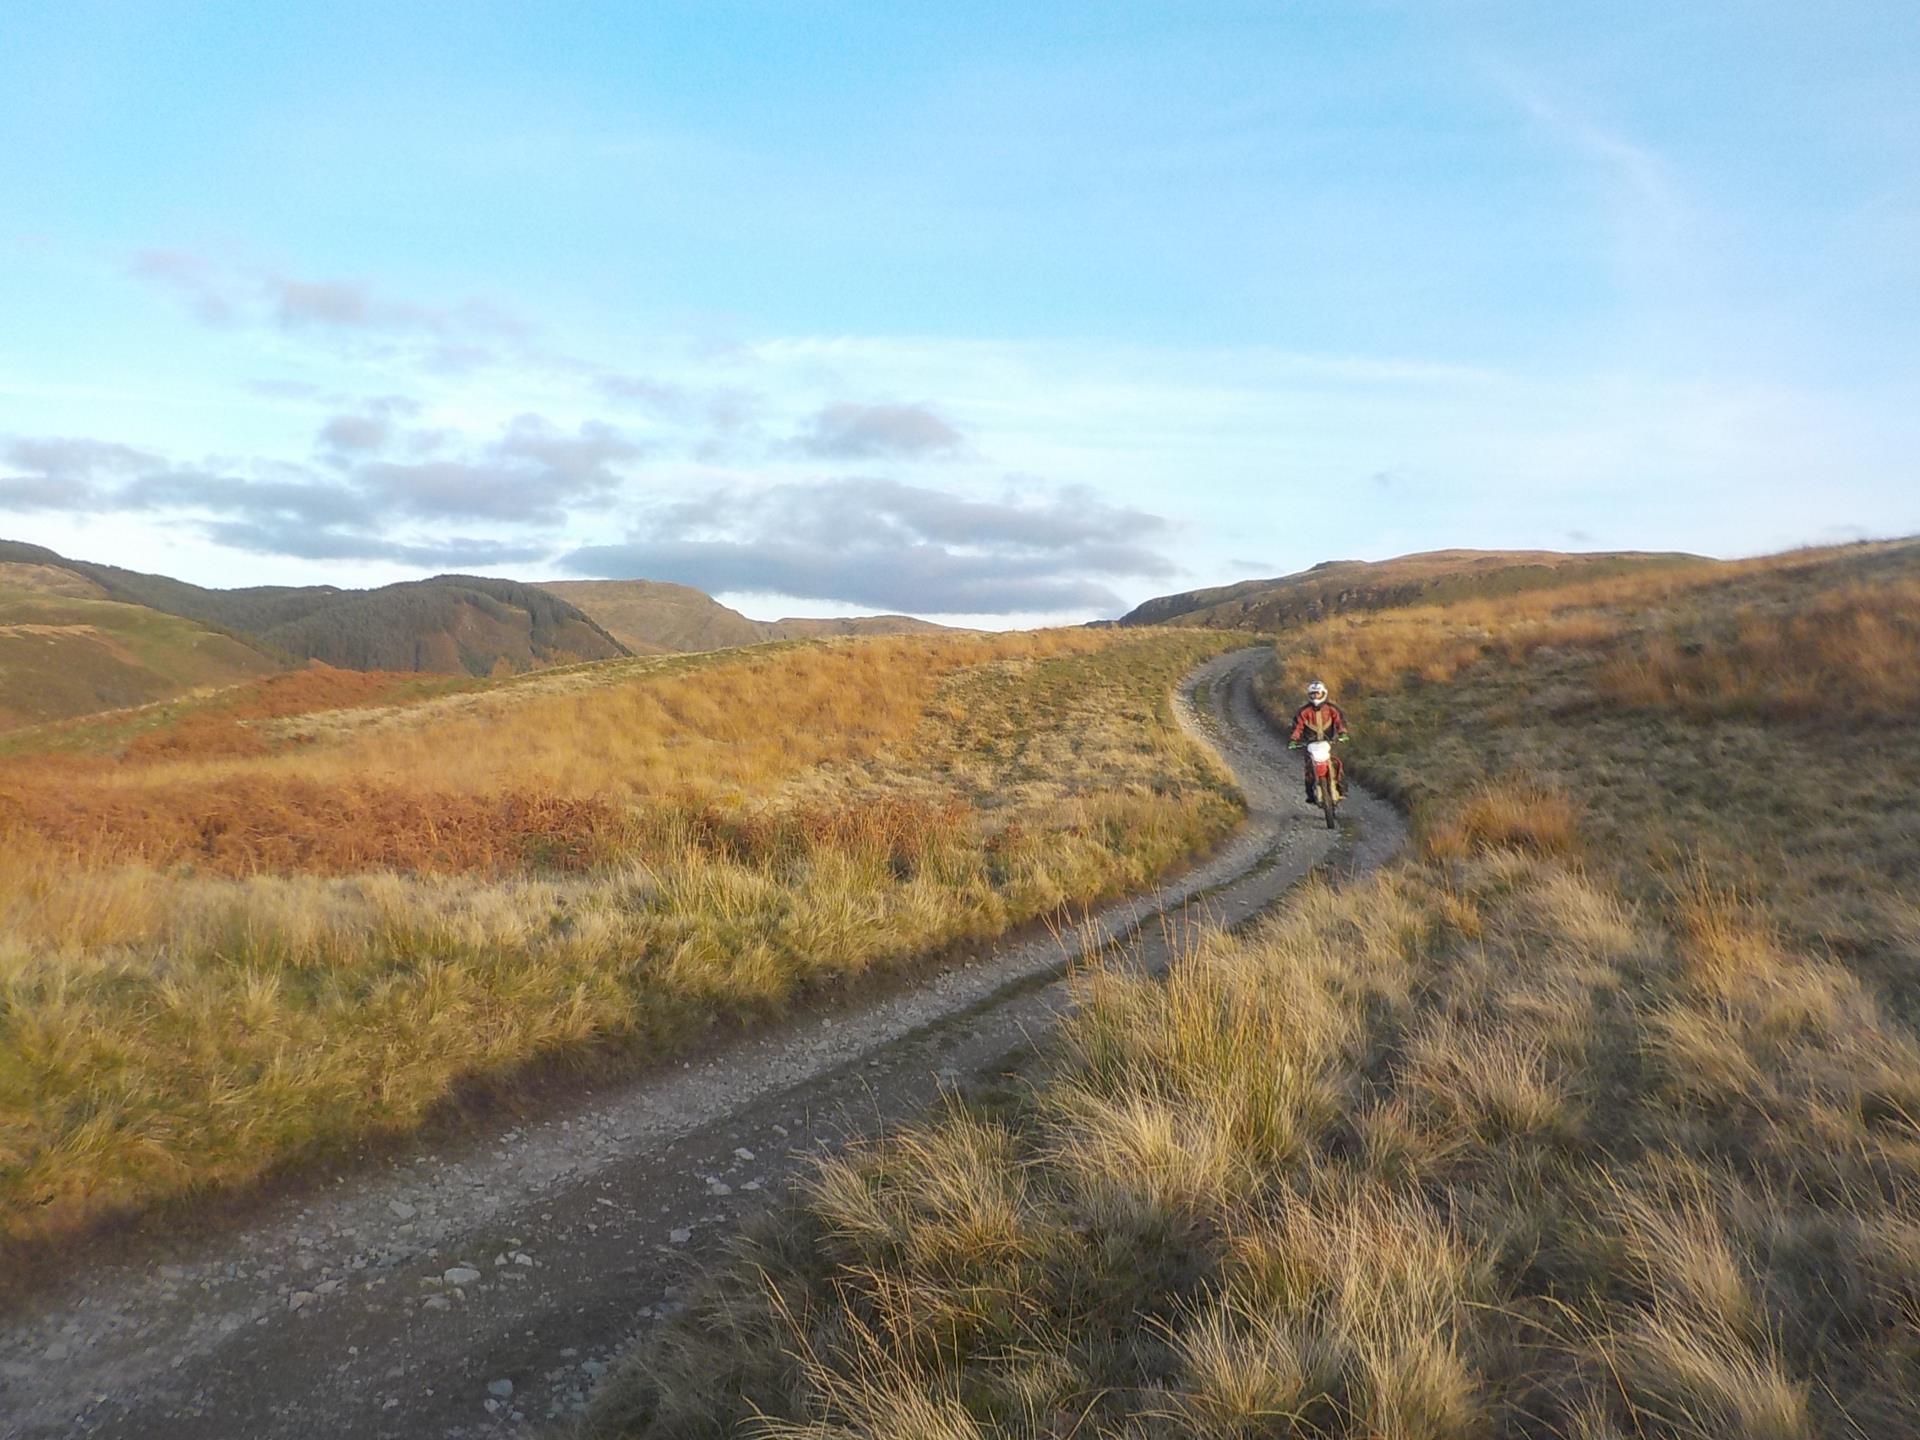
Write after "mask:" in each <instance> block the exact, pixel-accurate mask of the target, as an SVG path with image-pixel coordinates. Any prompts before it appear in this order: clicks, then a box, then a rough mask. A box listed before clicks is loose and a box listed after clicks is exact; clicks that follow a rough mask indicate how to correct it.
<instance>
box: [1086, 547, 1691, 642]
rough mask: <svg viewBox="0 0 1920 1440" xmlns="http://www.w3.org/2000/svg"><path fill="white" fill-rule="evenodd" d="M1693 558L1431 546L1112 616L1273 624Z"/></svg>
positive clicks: (1155, 602) (1238, 626)
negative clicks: (1418, 552) (1436, 547)
mask: <svg viewBox="0 0 1920 1440" xmlns="http://www.w3.org/2000/svg"><path fill="white" fill-rule="evenodd" d="M1699 563H1702V562H1701V559H1700V557H1699V556H1695V555H1682V554H1671V553H1659V552H1654V553H1649V552H1643V551H1631V550H1628V551H1594V552H1589V553H1583V554H1568V553H1562V552H1560V551H1557V550H1430V551H1426V552H1423V553H1421V554H1417V555H1402V556H1399V557H1397V558H1396V559H1392V560H1328V561H1324V562H1322V563H1321V564H1319V565H1315V566H1314V567H1313V568H1312V569H1311V570H1302V571H1300V572H1299V573H1297V574H1294V575H1281V576H1278V577H1275V578H1274V579H1270V580H1242V581H1240V582H1238V583H1237V584H1233V585H1218V586H1214V587H1212V588H1210V589H1206V590H1188V591H1184V592H1182V593H1180V594H1177V595H1162V596H1159V597H1157V598H1156V599H1152V600H1148V601H1145V602H1144V603H1142V604H1140V605H1138V606H1135V607H1134V608H1133V609H1132V610H1130V611H1128V612H1127V613H1126V614H1125V615H1123V616H1121V617H1120V619H1119V620H1118V621H1117V622H1116V623H1118V624H1121V625H1169V624H1180V625H1199V626H1204V627H1206V628H1209V629H1221V630H1262V631H1273V630H1278V629H1280V628H1282V627H1283V626H1289V625H1299V624H1302V623H1305V622H1307V621H1312V620H1318V619H1321V618H1322V617H1324V616H1327V615H1337V614H1340V613H1343V612H1345V611H1352V610H1383V609H1389V608H1391V607H1393V606H1396V605H1413V604H1418V603H1434V604H1439V603H1445V602H1447V601H1451V600H1465V599H1470V598H1473V597H1475V596H1487V597H1492V596H1498V595H1513V594H1519V593H1521V592H1523V591H1527V590H1537V589H1540V588H1541V587H1543V586H1552V585H1563V584H1566V583H1568V582H1569V581H1572V580H1597V579H1603V578H1605V577H1606V576H1609V575H1624V574H1630V573H1633V572H1635V571H1639V570H1645V569H1649V568H1656V567H1659V566H1664V565H1685V564H1699Z"/></svg>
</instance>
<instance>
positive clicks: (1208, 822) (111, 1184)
mask: <svg viewBox="0 0 1920 1440" xmlns="http://www.w3.org/2000/svg"><path fill="white" fill-rule="evenodd" d="M1233 643H1235V642H1234V640H1233V639H1232V638H1231V637H1221V636H1216V635H1211V634H1199V633H1196V632H1182V633H1176V632H1163V633H1159V634H1152V633H1148V634H1139V635H1126V636H1120V635H1114V634H1111V633H1096V632H1088V631H1080V632H1068V631H1059V632H1039V633H1034V634H1026V635H1015V636H972V635H966V636H952V637H948V636H933V637H924V638H922V637H899V638H885V639H870V640H869V639H861V640H851V641H836V642H829V643H804V644H793V645H787V646H774V647H763V648H760V649H755V650H750V651H743V652H735V653H732V654H727V655H715V656H697V657H674V658H667V659H646V660H628V661H615V662H611V663H607V664H599V665H587V666H578V667H573V668H571V669H564V670H549V671H543V672H538V673H535V674H531V675H525V676H520V677H516V678H514V679H511V680H506V681H497V682H489V681H479V680H471V679H464V678H454V679H426V678H422V677H419V676H412V675H404V674H402V675H395V674H379V673H372V674H369V673H355V672H340V671H326V670H310V671H301V672H296V673H293V674H289V675H283V676H279V677H275V678H273V679H271V680H267V681H264V682H260V683H258V684H254V685H249V686H243V687H240V688H238V689H234V690H229V691H226V692H223V693H221V694H219V695H217V696H214V697H212V698H210V699H204V700H200V701H196V702H191V703H180V704H175V705H172V706H167V707H154V708H152V709H150V710H147V711H142V712H139V713H138V714H135V715H127V716H103V717H98V718H96V719H93V720H89V721H83V722H75V723H70V724H68V725H65V726H61V727H51V728H45V727H43V728H42V729H40V730H37V731H33V732H23V733H21V734H17V735H13V736H9V737H7V742H6V744H5V746H4V747H0V1241H4V1240H6V1239H12V1240H16V1241H18V1240H23V1239H30V1238H45V1237H47V1236H50V1235H57V1234H58V1233H59V1232H61V1231H62V1230H65V1229H68V1228H70V1227H72V1226H75V1225H77V1224H80V1223H82V1222H84V1221H86V1220H88V1219H89V1218H91V1217H95V1216H98V1215H100V1214H101V1213H103V1212H105V1211H109V1210H114V1209H123V1208H126V1207H137V1206H140V1205H144V1204H147V1203H150V1202H153V1201H155V1200H159V1199H163V1198H166V1197H175V1196H181V1195H185V1194H189V1193H192V1192H196V1191H201V1190H204V1189H206V1188H208V1187H214V1186H221V1185H231V1184H235V1183H242V1182H245V1181H247V1180H249V1179H252V1178H254V1177H257V1176H259V1175H260V1174H262V1173H263V1172H264V1171H266V1170H268V1169H270V1168H272V1167H274V1166H276V1165H279V1164H282V1163H284V1162H287V1161H289V1160H292V1159H296V1158H299V1157H303V1156H309V1155H313V1154H316V1153H321V1152H324V1151H326V1150H327V1149H329V1148H337V1147H339V1146H341V1145H343V1144H345V1143H348V1142H351V1141H353V1140H355V1139H357V1138H361V1137H364V1136H366V1135H369V1134H372V1133H381V1132H386V1133H392V1132H396V1131H401V1130H405V1129H406V1128H408V1127H410V1126H412V1125H415V1124H416V1123H418V1122H419V1121H420V1120H421V1118H422V1117H423V1116H425V1115H426V1114H427V1113H428V1112H429V1111H430V1110H431V1109H432V1107H433V1106H434V1105H435V1104H436V1103H438V1102H442V1101H444V1100H445V1099H446V1098H447V1097H448V1096H449V1095H450V1094H451V1093H453V1092H454V1091H455V1089H456V1088H457V1087H459V1086H462V1085H464V1084H470V1083H473V1082H475V1081H476V1080H479V1081H485V1080H493V1081H496V1082H499V1081H502V1080H503V1079H506V1078H510V1077H512V1076H513V1075H515V1074H516V1073H523V1072H524V1068H525V1067H526V1066H527V1065H528V1064H529V1062H533V1061H536V1060H548V1061H551V1060H552V1059H554V1058H555V1057H560V1058H571V1059H573V1060H575V1061H577V1062H578V1063H582V1064H596V1065H602V1066H604V1065H618V1064H631V1063H633V1062H634V1061H635V1060H636V1059H645V1058H650V1057H654V1056H658V1055H661V1054H663V1053H667V1052H669V1051H671V1050H672V1049H673V1048H675V1047H676V1046H682V1045H685V1044H687V1043H689V1037H690V1036H697V1035H698V1034H699V1033H701V1031H702V1029H703V1028H704V1027H705V1026H707V1025H709V1024H713V1023H716V1022H720V1021H725V1020H731V1019H737V1018H748V1017H754V1016H762V1015H767V1014H771V1013H774V1012H777V1011H778V1010H780V1009H781V1008H782V1007H784V1006H787V1005H790V1004H791V1003H793V1001H794V1000H795V999H796V998H797V997H798V996H799V995H800V994H801V993H802V992H803V991H805V990H806V989H808V988H809V987H817V986H819V985H821V984H823V983H831V982H833V981H836V980H842V979H846V978H849V977H853V976H857V975H859V974H861V973H863V972H867V971H872V970H874V969H876V968H878V967H884V966H887V965H890V964H897V963H900V962H903V961H906V960H908V959H910V958H912V957H914V956H917V955H922V954H925V953H927V952H928V951H930V950H933V949H936V948H939V947H944V946H949V945H954V944H961V943H966V942H970V941H974V940H978V939H981V938H984V937H989V936H992V935H994V934H997V933H999V932H1001V931H1004V930H1005V929H1006V928H1007V927H1009V926H1011V925H1014V924H1016V923H1019V922H1021V921H1024V920H1027V919H1031V918H1034V917H1038V916H1044V915H1049V914H1052V913H1054V912H1056V911H1058V910H1059V909H1060V908H1061V907H1063V906H1067V905H1070V904H1076V903H1080V902H1085V901H1090V900H1092V899H1095V898H1097V897H1099V896H1102V895H1104V894H1108V893H1112V892H1115V891H1119V890H1123V889H1127V888H1130V887H1133V886H1136V885H1138V884H1140V883H1141V882H1142V881H1143V880H1145V879H1146V878H1147V877H1149V876H1150V875H1152V874H1153V873H1155V872H1156V871H1159V870H1162V869H1165V868H1166V867H1168V866H1170V865H1172V864H1174V863H1176V862H1177V861H1179V860H1180V859H1181V858H1182V857H1184V856H1186V855H1188V854H1190V853H1191V852H1193V851H1194V850H1195V849H1197V848H1200V847H1202V846H1204V845H1205V844H1206V843H1207V842H1208V841H1209V840H1211V839H1212V838H1214V837H1216V836H1218V835H1219V834H1220V833H1222V832H1223V831H1224V830H1225V829H1226V828H1227V827H1228V826H1230V825H1231V823H1232V822H1233V820H1234V818H1235V816H1236V814H1237V802H1236V801H1235V799H1234V798H1233V795H1232V792H1231V789H1230V787H1229V786H1228V784H1227V783H1226V780H1225V777H1224V776H1223V775H1222V774H1221V773H1220V772H1219V771H1218V769H1217V767H1216V764H1215V762H1214V761H1213V760H1212V759H1211V758H1210V757H1209V756H1208V755H1207V754H1206V753H1205V752H1204V751H1202V750H1201V749H1199V748H1198V747H1196V746H1194V745H1192V744H1191V743H1190V742H1189V741H1187V740H1186V739H1185V737H1184V736H1183V735H1182V734H1181V733H1180V732H1179V731H1178V729H1177V728H1176V727H1175V726H1174V725H1173V724H1172V720H1171V714H1170V710H1169V696H1170V690H1171V687H1172V685H1173V684H1174V682H1175V681H1176V680H1177V678H1178V677H1179V676H1180V675H1181V674H1182V673H1183V672H1184V671H1185V670H1187V669H1189V668H1190V667H1191V666H1192V665H1193V664H1195V663H1196V662H1197V661H1199V660H1200V659H1202V658H1204V657H1206V656H1207V655H1210V654H1214V653H1217V652H1218V651H1219V650H1221V649H1223V648H1226V647H1228V646H1230V645H1231V644H1233Z"/></svg>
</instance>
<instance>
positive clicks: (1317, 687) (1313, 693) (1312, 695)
mask: <svg viewBox="0 0 1920 1440" xmlns="http://www.w3.org/2000/svg"><path fill="white" fill-rule="evenodd" d="M1326 698H1327V687H1326V686H1324V685H1322V684H1321V683H1320V682H1319V681H1318V680H1316V681H1314V682H1313V683H1312V684H1311V685H1309V686H1307V699H1309V700H1324V699H1326Z"/></svg>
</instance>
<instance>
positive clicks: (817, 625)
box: [539, 580, 949, 655]
mask: <svg viewBox="0 0 1920 1440" xmlns="http://www.w3.org/2000/svg"><path fill="white" fill-rule="evenodd" d="M539 588H540V589H542V590H545V591H546V592H547V593H548V594H551V595H556V596H558V597H559V598H560V599H562V600H565V601H567V602H568V603H569V604H572V605H576V606H578V607H579V608H580V609H581V610H583V611H585V612H586V613H587V614H588V615H591V616H592V617H593V618H594V619H595V620H596V621H598V622H599V623H600V624H601V625H602V626H603V627H605V629H606V630H607V632H608V633H609V634H610V635H612V636H613V637H614V638H615V639H617V640H619V641H620V643H621V644H623V645H625V646H626V647H627V648H628V649H630V650H632V651H633V652H634V653H635V654H636V655H645V654H658V653H660V652H662V651H695V650H728V649H731V648H733V647H734V646H736V645H759V644H763V643H764V642H766V641H768V640H812V639H818V638H820V637H823V636H829V635H914V634H922V633H926V632H931V631H936V630H945V629H947V628H949V627H947V626H944V625H936V624H934V623H933V622H932V621H930V620H916V619H914V618H912V617H911V616H908V615H860V616H854V617H851V618H846V619H805V618H799V617H789V618H787V619H783V620H753V619H749V618H748V617H747V616H745V615H742V614H741V613H740V612H739V611H738V610H734V609H730V608H729V607H727V606H725V605H722V604H721V603H720V602H719V601H718V600H716V599H714V598H713V597H712V596H711V595H709V594H707V593H706V592H705V591H704V590H696V589H694V588H693V587H692V586H691V585H675V584H672V583H670V582H669V581H665V580H551V581H546V582H544V583H542V584H541V585H540V586H539Z"/></svg>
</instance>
